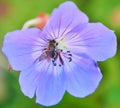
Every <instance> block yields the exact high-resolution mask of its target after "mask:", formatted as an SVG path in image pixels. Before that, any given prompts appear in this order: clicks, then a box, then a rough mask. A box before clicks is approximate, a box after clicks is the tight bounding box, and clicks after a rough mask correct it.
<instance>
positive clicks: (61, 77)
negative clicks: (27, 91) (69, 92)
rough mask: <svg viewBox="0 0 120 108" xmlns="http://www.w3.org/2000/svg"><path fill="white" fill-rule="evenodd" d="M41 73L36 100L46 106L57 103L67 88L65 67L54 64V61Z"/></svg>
mask: <svg viewBox="0 0 120 108" xmlns="http://www.w3.org/2000/svg"><path fill="white" fill-rule="evenodd" d="M44 68H46V69H45V71H44V72H42V75H39V79H38V81H37V89H36V98H37V100H36V102H37V103H40V104H42V105H44V106H50V105H55V104H57V103H58V102H59V101H60V100H61V99H62V97H63V95H64V92H65V88H66V85H65V84H66V77H65V73H64V68H63V67H59V66H53V63H52V62H51V64H50V65H49V66H48V67H44Z"/></svg>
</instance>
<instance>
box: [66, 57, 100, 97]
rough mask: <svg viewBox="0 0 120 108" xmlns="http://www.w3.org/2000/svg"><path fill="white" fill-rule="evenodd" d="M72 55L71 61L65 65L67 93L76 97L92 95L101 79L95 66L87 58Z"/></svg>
mask: <svg viewBox="0 0 120 108" xmlns="http://www.w3.org/2000/svg"><path fill="white" fill-rule="evenodd" d="M81 56H83V57H84V58H80V57H78V56H75V55H73V58H72V61H71V62H69V63H65V64H66V66H65V67H66V74H67V75H66V77H67V78H66V79H67V81H66V82H67V91H68V92H69V93H70V94H71V95H74V96H76V97H85V96H87V95H89V94H91V93H93V92H94V91H95V90H96V88H97V86H98V85H99V82H100V80H101V78H102V74H101V72H100V70H99V68H98V66H97V64H96V63H95V62H94V61H93V60H91V59H90V58H89V57H87V56H84V55H81Z"/></svg>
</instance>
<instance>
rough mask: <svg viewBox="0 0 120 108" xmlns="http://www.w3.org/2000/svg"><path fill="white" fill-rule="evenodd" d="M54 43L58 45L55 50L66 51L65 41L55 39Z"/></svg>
mask: <svg viewBox="0 0 120 108" xmlns="http://www.w3.org/2000/svg"><path fill="white" fill-rule="evenodd" d="M56 42H57V43H58V45H57V47H56V48H57V49H61V50H64V51H66V50H67V45H66V40H65V39H64V38H61V39H56Z"/></svg>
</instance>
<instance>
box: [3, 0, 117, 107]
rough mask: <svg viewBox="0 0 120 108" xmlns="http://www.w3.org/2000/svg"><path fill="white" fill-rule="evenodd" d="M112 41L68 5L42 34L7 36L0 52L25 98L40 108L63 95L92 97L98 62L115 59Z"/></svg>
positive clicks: (21, 32) (107, 31) (105, 31)
mask: <svg viewBox="0 0 120 108" xmlns="http://www.w3.org/2000/svg"><path fill="white" fill-rule="evenodd" d="M116 44H117V43H116V37H115V34H114V32H113V31H112V30H110V29H108V28H107V27H105V26H104V25H103V24H101V23H89V22H88V17H87V16H86V15H85V14H84V13H83V12H81V11H80V10H78V8H77V7H76V5H75V4H74V3H73V2H70V1H69V2H65V3H63V4H61V5H60V6H59V8H58V9H55V10H54V11H53V12H52V15H51V17H50V19H49V21H48V23H47V24H46V25H45V27H44V28H43V30H40V29H37V28H29V29H25V30H16V31H13V32H10V33H8V34H6V36H5V40H4V44H3V48H2V51H3V53H4V54H5V55H6V56H7V58H8V61H9V63H10V65H11V66H12V68H13V69H14V70H19V71H21V72H20V78H19V82H20V87H21V90H22V92H23V93H24V95H26V96H28V97H30V98H32V97H33V96H34V95H36V102H37V103H39V104H42V105H45V106H50V105H55V104H57V103H58V102H59V101H60V100H61V99H62V97H63V95H64V93H65V91H67V92H69V93H70V94H71V95H73V96H75V97H81V98H82V97H85V96H87V95H89V94H91V93H93V92H94V91H95V90H96V88H97V87H98V85H99V82H100V80H101V79H102V74H101V72H100V69H99V67H98V66H97V61H104V60H106V59H108V58H110V57H112V56H114V54H115V53H116Z"/></svg>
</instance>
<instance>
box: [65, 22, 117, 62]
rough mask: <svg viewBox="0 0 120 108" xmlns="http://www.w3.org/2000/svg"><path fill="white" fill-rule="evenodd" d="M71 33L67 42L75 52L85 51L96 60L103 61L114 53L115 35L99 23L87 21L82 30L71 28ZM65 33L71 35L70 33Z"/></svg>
mask: <svg viewBox="0 0 120 108" xmlns="http://www.w3.org/2000/svg"><path fill="white" fill-rule="evenodd" d="M78 27H79V26H78ZM80 28H81V26H80ZM71 33H72V34H74V35H72V38H71V40H69V41H68V43H67V44H68V47H69V50H71V51H72V52H74V53H76V54H77V53H78V54H79V53H81V52H82V53H86V54H87V55H89V56H90V57H92V58H93V59H95V60H96V61H103V60H105V59H107V58H109V57H112V56H114V54H115V53H116V46H117V42H116V36H115V34H114V32H113V31H112V30H109V29H108V28H107V27H105V26H104V25H103V24H101V23H89V24H88V25H87V26H86V27H84V29H82V31H80V32H79V31H78V30H76V29H73V30H72V31H71ZM67 35H68V36H69V37H70V36H71V34H70V33H69V34H67ZM68 36H67V37H68ZM78 51H79V52H78Z"/></svg>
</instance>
